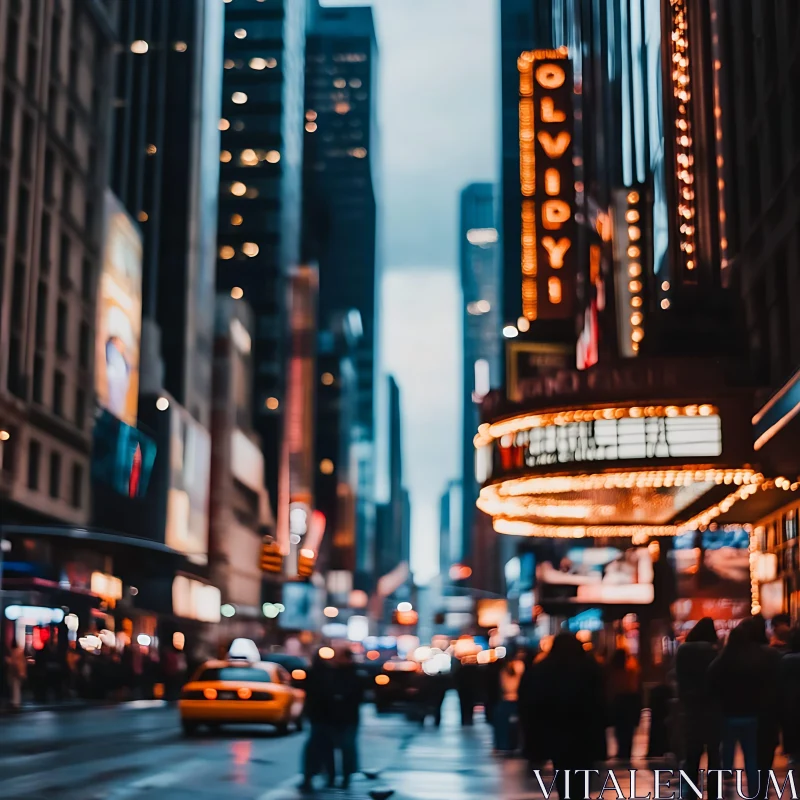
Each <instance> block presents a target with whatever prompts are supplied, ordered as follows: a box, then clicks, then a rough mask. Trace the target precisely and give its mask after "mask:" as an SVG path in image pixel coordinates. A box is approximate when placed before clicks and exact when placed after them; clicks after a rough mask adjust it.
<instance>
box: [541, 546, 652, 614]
mask: <svg viewBox="0 0 800 800" xmlns="http://www.w3.org/2000/svg"><path fill="white" fill-rule="evenodd" d="M564 550H565V552H562V553H561V554H558V553H556V552H555V551H554V552H553V553H552V554H551V556H554V557H552V558H551V559H550V560H546V561H544V560H543V561H542V562H541V563H540V564H539V565H538V567H537V569H536V580H537V585H538V586H539V588H540V592H541V602H542V603H553V602H556V603H577V604H591V605H627V604H634V605H646V604H650V603H652V602H653V600H654V599H655V587H654V584H653V579H654V570H653V560H652V556H651V555H650V552H649V551H648V549H647V548H646V547H628V548H626V549H622V548H617V547H570V548H567V547H565V548H564ZM559 555H560V557H559Z"/></svg>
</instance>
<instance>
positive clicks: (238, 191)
mask: <svg viewBox="0 0 800 800" xmlns="http://www.w3.org/2000/svg"><path fill="white" fill-rule="evenodd" d="M246 191H247V187H246V186H245V185H244V184H243V183H242V182H241V181H234V183H232V184H231V194H232V195H234V196H235V197H242V196H243V195H244V194H245V192H246Z"/></svg>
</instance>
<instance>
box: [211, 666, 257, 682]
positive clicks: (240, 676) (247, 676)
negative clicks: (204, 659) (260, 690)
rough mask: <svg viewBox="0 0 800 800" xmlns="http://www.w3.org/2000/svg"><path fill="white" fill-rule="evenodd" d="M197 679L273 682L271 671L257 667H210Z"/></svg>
mask: <svg viewBox="0 0 800 800" xmlns="http://www.w3.org/2000/svg"><path fill="white" fill-rule="evenodd" d="M195 680H198V681H231V682H233V683H244V682H250V683H272V678H271V677H270V674H269V672H267V671H266V670H264V669H258V668H256V667H209V669H204V670H203V671H202V672H201V673H200V674H199V675H198V676H197V678H195Z"/></svg>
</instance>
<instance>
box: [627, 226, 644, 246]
mask: <svg viewBox="0 0 800 800" xmlns="http://www.w3.org/2000/svg"><path fill="white" fill-rule="evenodd" d="M641 236H642V232H641V230H640V229H639V228H638V227H636V225H631V226H630V227H629V228H628V238H629V239H630V240H631V241H632V242H637V241H639V239H640V238H641Z"/></svg>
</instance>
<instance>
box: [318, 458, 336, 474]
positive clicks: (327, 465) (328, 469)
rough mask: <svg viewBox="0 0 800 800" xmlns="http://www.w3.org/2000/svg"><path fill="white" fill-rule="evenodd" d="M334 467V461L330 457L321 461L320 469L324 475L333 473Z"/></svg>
mask: <svg viewBox="0 0 800 800" xmlns="http://www.w3.org/2000/svg"><path fill="white" fill-rule="evenodd" d="M333 469H334V467H333V461H331V460H330V459H329V458H323V459H322V461H320V462H319V471H320V472H321V473H322V474H323V475H332V474H333Z"/></svg>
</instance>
